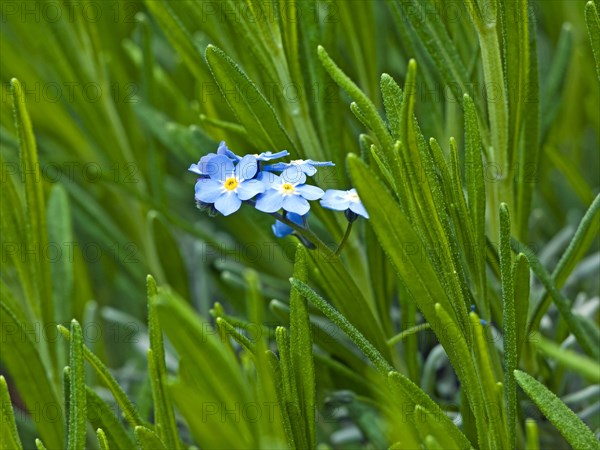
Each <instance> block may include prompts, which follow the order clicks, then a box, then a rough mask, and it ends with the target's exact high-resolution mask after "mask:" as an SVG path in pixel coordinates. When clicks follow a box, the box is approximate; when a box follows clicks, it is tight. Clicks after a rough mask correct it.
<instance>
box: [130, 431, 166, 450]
mask: <svg viewBox="0 0 600 450" xmlns="http://www.w3.org/2000/svg"><path fill="white" fill-rule="evenodd" d="M134 432H135V441H136V442H137V446H138V449H140V450H167V447H165V444H164V443H163V442H162V441H161V440H160V438H159V437H158V435H157V434H156V433H155V432H154V431H152V430H151V429H150V428H146V427H144V426H141V425H140V426H137V427H135V429H134Z"/></svg>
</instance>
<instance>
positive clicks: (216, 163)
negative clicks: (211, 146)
mask: <svg viewBox="0 0 600 450" xmlns="http://www.w3.org/2000/svg"><path fill="white" fill-rule="evenodd" d="M206 168H207V170H206V172H205V173H206V174H207V175H208V176H209V177H210V178H211V179H212V180H216V181H225V180H226V179H227V178H228V177H230V176H233V171H234V169H233V163H232V162H231V160H230V159H229V158H228V157H227V156H224V155H217V156H215V157H213V158H211V159H210V161H208V163H207V164H206Z"/></svg>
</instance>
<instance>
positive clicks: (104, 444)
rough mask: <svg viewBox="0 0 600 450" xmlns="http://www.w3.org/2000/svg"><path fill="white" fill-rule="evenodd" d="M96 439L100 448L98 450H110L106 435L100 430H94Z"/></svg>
mask: <svg viewBox="0 0 600 450" xmlns="http://www.w3.org/2000/svg"><path fill="white" fill-rule="evenodd" d="M96 437H97V438H98V445H99V446H100V450H110V447H109V445H108V439H106V434H105V433H104V431H103V430H102V428H98V429H97V430H96Z"/></svg>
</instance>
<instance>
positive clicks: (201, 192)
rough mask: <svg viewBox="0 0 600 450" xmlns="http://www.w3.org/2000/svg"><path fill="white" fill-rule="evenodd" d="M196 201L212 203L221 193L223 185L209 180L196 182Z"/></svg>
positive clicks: (203, 179) (204, 179)
mask: <svg viewBox="0 0 600 450" xmlns="http://www.w3.org/2000/svg"><path fill="white" fill-rule="evenodd" d="M195 190H196V200H199V201H201V202H204V203H214V202H215V201H216V200H217V198H218V197H219V196H220V195H221V194H222V193H223V185H222V184H221V183H219V182H218V181H215V180H211V179H209V178H202V179H200V180H198V181H197V182H196V187H195Z"/></svg>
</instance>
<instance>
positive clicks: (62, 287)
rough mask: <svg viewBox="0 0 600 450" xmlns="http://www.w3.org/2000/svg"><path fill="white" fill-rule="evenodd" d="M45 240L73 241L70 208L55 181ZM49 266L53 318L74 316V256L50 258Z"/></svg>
mask: <svg viewBox="0 0 600 450" xmlns="http://www.w3.org/2000/svg"><path fill="white" fill-rule="evenodd" d="M47 215H48V218H47V221H48V241H49V243H50V244H52V245H58V246H63V245H64V244H66V243H72V242H73V241H74V239H73V227H72V225H71V210H70V208H69V199H68V196H67V192H66V190H65V188H64V187H63V186H62V185H61V184H58V183H57V184H54V185H53V186H52V189H51V190H50V196H49V198H48V210H47ZM50 270H51V273H52V278H53V279H54V280H60V282H59V283H58V282H57V283H53V284H52V298H53V300H54V307H55V310H56V311H55V314H56V316H55V317H56V322H58V323H65V322H67V321H68V320H70V319H71V318H72V317H73V258H64V257H63V258H53V259H51V260H50Z"/></svg>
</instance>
